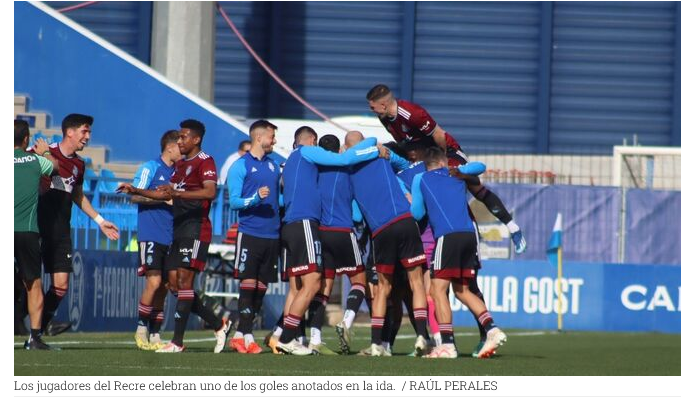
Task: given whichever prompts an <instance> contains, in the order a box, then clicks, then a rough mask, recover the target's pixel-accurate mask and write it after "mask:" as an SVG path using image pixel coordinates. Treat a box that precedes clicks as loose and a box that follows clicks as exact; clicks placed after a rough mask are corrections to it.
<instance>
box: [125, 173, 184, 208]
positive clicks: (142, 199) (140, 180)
mask: <svg viewBox="0 0 681 405" xmlns="http://www.w3.org/2000/svg"><path fill="white" fill-rule="evenodd" d="M155 175H156V166H154V165H153V164H150V163H145V164H143V165H142V166H140V167H139V169H137V172H135V177H134V179H133V180H132V184H131V183H122V184H121V185H120V186H118V188H117V189H116V192H118V193H125V194H130V195H131V198H130V201H131V202H132V203H134V204H144V205H157V204H163V203H167V204H171V203H172V200H171V199H170V196H168V194H166V193H162V192H160V191H157V190H149V185H150V184H151V179H153V178H154V176H155Z"/></svg>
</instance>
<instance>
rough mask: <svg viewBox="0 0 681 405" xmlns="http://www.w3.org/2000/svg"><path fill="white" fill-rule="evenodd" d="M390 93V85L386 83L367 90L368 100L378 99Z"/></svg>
mask: <svg viewBox="0 0 681 405" xmlns="http://www.w3.org/2000/svg"><path fill="white" fill-rule="evenodd" d="M388 94H390V87H388V86H386V85H385V84H377V85H375V86H374V87H372V88H371V90H369V91H368V92H367V100H369V101H376V100H380V99H382V98H383V97H385V96H387V95H388Z"/></svg>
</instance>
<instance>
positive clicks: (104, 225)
mask: <svg viewBox="0 0 681 405" xmlns="http://www.w3.org/2000/svg"><path fill="white" fill-rule="evenodd" d="M71 195H72V197H73V202H74V203H76V205H77V206H78V208H80V209H81V210H83V212H84V213H85V214H86V215H87V216H88V217H90V218H92V219H93V220H94V221H95V222H96V223H97V225H99V229H101V230H102V233H104V235H106V237H107V238H109V239H111V240H118V237H119V235H118V227H116V225H114V224H113V223H111V222H109V221H107V220H106V219H104V217H102V216H101V215H100V214H99V213H98V212H97V211H95V209H94V208H93V207H92V204H90V200H89V199H88V198H87V197H86V196H85V194H83V185H82V184H74V185H73V191H71Z"/></svg>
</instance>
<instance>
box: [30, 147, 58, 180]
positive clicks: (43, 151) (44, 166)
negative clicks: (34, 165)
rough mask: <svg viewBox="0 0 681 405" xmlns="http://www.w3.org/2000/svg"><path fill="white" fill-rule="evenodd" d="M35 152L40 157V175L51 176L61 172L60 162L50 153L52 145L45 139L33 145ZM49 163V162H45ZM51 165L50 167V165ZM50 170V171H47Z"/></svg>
mask: <svg viewBox="0 0 681 405" xmlns="http://www.w3.org/2000/svg"><path fill="white" fill-rule="evenodd" d="M32 149H33V151H34V152H35V154H36V155H38V162H39V163H40V174H41V175H45V176H47V175H49V174H52V173H55V172H58V171H59V161H58V160H57V159H55V158H54V157H52V154H51V153H50V145H48V144H47V142H45V140H44V139H38V140H36V141H35V145H33V148H32ZM45 161H47V162H45ZM48 163H49V165H48ZM48 169H49V171H47V170H48Z"/></svg>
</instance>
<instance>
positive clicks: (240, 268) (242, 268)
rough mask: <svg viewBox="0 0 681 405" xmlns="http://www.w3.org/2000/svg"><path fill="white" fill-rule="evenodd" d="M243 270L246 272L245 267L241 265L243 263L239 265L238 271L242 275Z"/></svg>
mask: <svg viewBox="0 0 681 405" xmlns="http://www.w3.org/2000/svg"><path fill="white" fill-rule="evenodd" d="M245 270H246V265H245V264H243V263H241V264H239V271H240V272H242V273H243V272H244V271H245Z"/></svg>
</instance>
